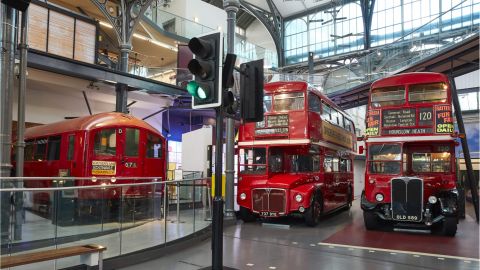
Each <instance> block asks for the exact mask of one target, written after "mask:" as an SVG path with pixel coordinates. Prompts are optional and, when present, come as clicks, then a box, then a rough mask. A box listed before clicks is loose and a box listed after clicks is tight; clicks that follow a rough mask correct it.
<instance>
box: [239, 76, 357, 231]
mask: <svg viewBox="0 0 480 270" xmlns="http://www.w3.org/2000/svg"><path fill="white" fill-rule="evenodd" d="M264 92H265V95H264V112H265V113H264V121H262V122H258V123H245V124H243V125H241V126H240V128H239V139H238V152H239V155H238V158H239V160H238V166H239V170H238V192H237V202H238V204H239V206H240V217H241V218H242V219H243V220H244V221H246V222H248V221H253V220H255V219H256V217H267V218H277V217H281V216H300V217H303V218H304V219H305V222H306V224H307V225H309V226H315V225H317V223H318V222H319V218H320V216H321V215H324V214H327V213H331V212H333V211H336V210H339V209H345V208H350V206H351V204H352V200H353V158H354V156H355V154H356V153H355V150H356V136H355V126H354V124H353V121H352V119H351V118H350V116H348V114H346V113H345V112H344V111H343V110H342V109H341V108H339V107H338V106H336V105H335V104H334V103H333V102H332V101H331V100H329V99H328V98H327V97H326V96H325V95H323V94H322V93H320V91H319V90H318V89H316V88H314V87H311V86H310V85H308V84H307V83H305V82H276V83H269V84H266V85H265V89H264Z"/></svg>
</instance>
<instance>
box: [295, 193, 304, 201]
mask: <svg viewBox="0 0 480 270" xmlns="http://www.w3.org/2000/svg"><path fill="white" fill-rule="evenodd" d="M302 200H303V196H302V195H301V194H297V195H295V201H297V202H301V201H302Z"/></svg>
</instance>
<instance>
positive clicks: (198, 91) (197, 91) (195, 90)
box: [187, 81, 207, 99]
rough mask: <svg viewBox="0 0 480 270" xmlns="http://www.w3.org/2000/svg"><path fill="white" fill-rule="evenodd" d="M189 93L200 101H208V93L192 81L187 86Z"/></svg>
mask: <svg viewBox="0 0 480 270" xmlns="http://www.w3.org/2000/svg"><path fill="white" fill-rule="evenodd" d="M187 91H188V93H189V94H190V95H192V96H194V97H196V98H198V99H206V98H207V92H206V91H205V89H203V88H202V87H201V86H200V85H199V84H198V83H197V82H196V81H190V82H188V84H187Z"/></svg>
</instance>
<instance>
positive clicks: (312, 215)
mask: <svg viewBox="0 0 480 270" xmlns="http://www.w3.org/2000/svg"><path fill="white" fill-rule="evenodd" d="M321 214H322V199H321V196H320V195H319V194H318V192H317V193H316V194H315V195H314V196H312V202H311V203H310V207H309V208H308V209H307V211H305V223H306V224H307V226H310V227H315V226H317V224H318V222H319V221H320V215H321Z"/></svg>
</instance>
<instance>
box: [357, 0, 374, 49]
mask: <svg viewBox="0 0 480 270" xmlns="http://www.w3.org/2000/svg"><path fill="white" fill-rule="evenodd" d="M360 7H361V9H362V20H363V30H364V31H363V37H364V39H363V40H364V48H365V49H369V48H370V43H371V42H370V39H371V33H370V30H371V28H372V17H373V9H374V8H375V0H360Z"/></svg>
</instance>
